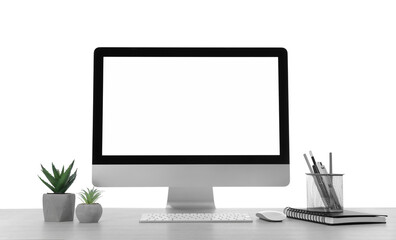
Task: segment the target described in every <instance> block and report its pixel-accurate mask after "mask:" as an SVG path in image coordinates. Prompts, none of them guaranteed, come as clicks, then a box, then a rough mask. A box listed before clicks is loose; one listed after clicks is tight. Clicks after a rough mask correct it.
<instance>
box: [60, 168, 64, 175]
mask: <svg viewBox="0 0 396 240" xmlns="http://www.w3.org/2000/svg"><path fill="white" fill-rule="evenodd" d="M64 173H65V166H63V167H62V172H61V174H60V175H63V174H64Z"/></svg>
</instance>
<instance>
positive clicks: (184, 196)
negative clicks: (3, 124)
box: [92, 48, 290, 208]
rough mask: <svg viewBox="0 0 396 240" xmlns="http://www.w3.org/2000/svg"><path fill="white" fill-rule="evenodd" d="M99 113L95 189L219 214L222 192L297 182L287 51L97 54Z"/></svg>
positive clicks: (95, 113)
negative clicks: (142, 191)
mask: <svg viewBox="0 0 396 240" xmlns="http://www.w3.org/2000/svg"><path fill="white" fill-rule="evenodd" d="M93 110H94V111H93V158H92V164H93V174H92V176H93V184H94V185H95V186H98V187H169V194H168V207H172V208H214V207H215V205H214V200H213V190H212V187H214V186H217V187H228V186H238V187H243V186H285V185H287V184H288V183H289V175H290V174H289V126H288V70H287V51H286V49H284V48H97V49H96V50H95V52H94V109H93Z"/></svg>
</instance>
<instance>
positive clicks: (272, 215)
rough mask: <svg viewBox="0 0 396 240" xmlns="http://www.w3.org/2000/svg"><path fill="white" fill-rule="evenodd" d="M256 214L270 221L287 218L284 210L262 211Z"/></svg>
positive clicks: (279, 220)
mask: <svg viewBox="0 0 396 240" xmlns="http://www.w3.org/2000/svg"><path fill="white" fill-rule="evenodd" d="M256 216H257V217H258V218H260V219H263V220H265V221H269V222H282V221H283V220H285V219H286V215H285V214H284V213H283V212H277V211H261V212H258V213H256Z"/></svg>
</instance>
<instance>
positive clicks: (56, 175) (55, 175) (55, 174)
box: [52, 163, 60, 180]
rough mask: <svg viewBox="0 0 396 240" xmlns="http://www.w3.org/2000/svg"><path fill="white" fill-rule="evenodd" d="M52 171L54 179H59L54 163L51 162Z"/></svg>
mask: <svg viewBox="0 0 396 240" xmlns="http://www.w3.org/2000/svg"><path fill="white" fill-rule="evenodd" d="M52 172H54V178H55V180H58V179H59V175H60V174H59V170H58V169H56V168H55V166H54V163H52Z"/></svg>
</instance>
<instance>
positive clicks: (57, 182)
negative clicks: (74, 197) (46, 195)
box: [39, 160, 77, 193]
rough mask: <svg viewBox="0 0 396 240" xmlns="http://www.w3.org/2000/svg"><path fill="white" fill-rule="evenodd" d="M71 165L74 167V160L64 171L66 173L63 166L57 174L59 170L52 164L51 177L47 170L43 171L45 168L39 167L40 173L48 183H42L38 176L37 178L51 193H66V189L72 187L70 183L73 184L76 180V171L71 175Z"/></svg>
mask: <svg viewBox="0 0 396 240" xmlns="http://www.w3.org/2000/svg"><path fill="white" fill-rule="evenodd" d="M73 165H74V160H73V162H72V163H71V164H70V166H69V167H68V168H67V169H66V171H65V167H64V166H63V167H62V171H61V172H59V170H58V169H57V168H56V167H55V166H54V164H53V163H52V172H53V175H52V174H51V173H49V172H48V171H47V169H45V167H43V165H41V171H42V172H43V174H44V175H45V177H46V178H47V179H48V181H49V183H48V182H46V181H44V180H43V179H42V178H41V177H40V176H39V178H40V180H41V181H42V182H43V183H44V184H45V186H47V187H48V188H49V189H51V191H52V192H54V193H65V192H66V191H67V189H68V188H69V187H70V186H71V185H72V183H73V182H74V180H75V179H76V176H77V169H76V171H75V172H74V173H73V174H71V171H72V168H73ZM70 174H71V175H70Z"/></svg>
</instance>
